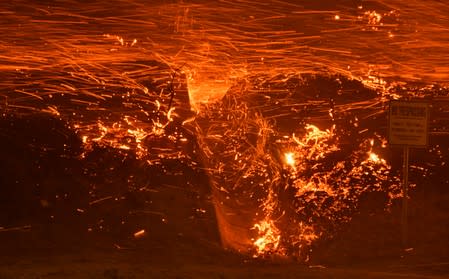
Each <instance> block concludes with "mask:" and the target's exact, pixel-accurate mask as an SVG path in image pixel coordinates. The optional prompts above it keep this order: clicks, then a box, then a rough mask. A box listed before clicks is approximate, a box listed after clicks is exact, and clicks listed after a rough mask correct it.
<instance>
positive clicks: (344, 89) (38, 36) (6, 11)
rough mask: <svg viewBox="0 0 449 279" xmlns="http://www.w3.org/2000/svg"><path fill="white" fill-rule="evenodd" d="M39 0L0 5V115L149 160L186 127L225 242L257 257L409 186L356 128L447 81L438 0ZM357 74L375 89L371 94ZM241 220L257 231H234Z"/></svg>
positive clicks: (377, 143) (168, 154)
mask: <svg viewBox="0 0 449 279" xmlns="http://www.w3.org/2000/svg"><path fill="white" fill-rule="evenodd" d="M13 2H14V3H13ZM35 2H36V3H34V2H33V4H23V3H21V4H20V5H19V4H17V3H15V1H10V2H8V1H4V3H2V8H1V11H0V12H1V14H2V18H1V20H3V22H2V24H1V25H0V26H1V27H0V28H3V30H4V32H3V34H4V36H3V37H2V39H3V42H2V44H1V45H0V53H1V55H0V70H2V71H1V72H2V79H1V80H0V83H1V88H2V95H1V96H2V98H3V99H2V100H4V101H2V103H1V104H0V109H1V110H2V113H3V114H4V115H7V114H9V113H12V114H25V113H29V114H33V113H45V114H49V115H52V116H53V117H57V118H59V119H62V120H63V121H67V123H68V125H69V126H71V127H73V129H74V130H75V131H76V132H77V133H78V134H79V136H80V139H81V141H82V143H83V145H84V148H85V149H86V150H90V149H92V148H94V147H96V146H100V147H108V148H114V149H117V150H120V152H123V153H126V154H134V155H136V157H137V158H138V159H140V160H142V161H143V162H147V163H148V164H154V163H155V161H154V160H153V159H154V158H153V157H156V158H175V159H180V157H182V155H179V152H178V151H177V150H174V149H175V148H174V147H173V146H175V143H176V144H177V143H179V142H180V143H185V142H187V138H186V137H185V133H192V134H193V135H194V136H195V137H196V138H198V145H199V148H200V149H201V156H202V157H203V161H204V164H206V166H204V168H205V169H207V170H208V171H209V175H210V176H211V181H212V182H211V183H212V186H211V188H212V189H213V193H214V204H215V205H216V207H217V212H218V213H217V216H218V218H221V219H223V220H222V223H221V224H224V225H222V226H223V227H224V226H227V227H226V229H224V228H223V227H222V228H220V229H221V231H222V235H223V237H222V238H223V239H224V242H226V244H227V245H229V246H230V247H234V248H237V249H240V248H241V245H246V244H247V243H248V242H250V244H251V245H252V247H251V248H254V249H255V250H256V255H259V256H262V255H265V254H270V253H287V252H286V251H287V250H289V249H287V248H292V247H294V249H293V250H295V251H299V250H301V251H300V252H297V253H302V252H303V251H307V246H308V245H311V244H312V242H314V241H318V240H319V239H320V238H322V237H325V236H326V235H331V234H332V232H333V226H335V224H337V223H339V222H345V221H347V220H349V219H350V218H351V213H352V212H353V211H354V210H356V208H357V201H358V198H359V197H360V196H361V195H362V194H364V193H367V192H370V191H383V192H386V193H389V195H390V196H394V195H393V194H394V193H397V192H400V191H398V187H397V184H398V178H397V177H395V176H394V174H392V173H390V169H391V167H390V165H389V162H388V161H387V160H386V159H384V158H382V154H383V153H382V152H381V150H382V148H385V144H384V142H385V141H386V140H385V137H386V136H385V135H379V134H382V133H381V132H380V133H377V134H376V132H375V131H372V130H375V129H376V127H374V128H372V127H369V128H363V130H362V128H360V127H359V126H358V125H360V122H362V121H363V120H366V119H371V118H372V117H373V116H377V115H381V114H382V113H384V110H383V105H384V102H385V97H386V96H393V95H394V94H399V93H397V92H395V91H394V85H401V86H402V84H406V82H407V81H420V82H421V81H429V82H442V83H443V85H447V80H449V78H448V77H449V67H448V66H447V62H446V61H447V59H443V58H444V57H445V55H446V50H447V49H448V43H447V42H448V41H449V40H448V38H449V37H448V32H446V31H447V24H446V22H445V21H444V20H445V19H446V18H447V15H446V14H445V13H444V11H445V9H441V5H442V4H441V3H439V2H441V1H430V2H429V3H428V1H426V3H425V4H423V2H422V1H417V0H411V1H409V2H408V4H407V7H402V6H401V5H398V4H397V3H388V5H387V4H385V3H384V2H385V1H383V0H379V1H374V2H375V3H377V4H380V5H379V9H377V10H376V11H374V10H370V9H368V8H367V7H364V6H359V7H352V6H347V7H345V6H339V7H338V9H339V10H338V11H333V10H323V9H322V8H321V6H320V5H319V4H316V5H317V6H316V7H315V6H314V5H315V4H313V3H309V4H308V5H311V8H310V9H305V8H304V5H300V4H295V3H291V2H294V1H277V2H276V5H273V7H270V9H267V6H266V3H262V2H258V1H246V0H237V1H218V2H214V1H210V3H209V2H208V1H200V2H202V3H184V2H183V1H181V2H179V3H178V2H176V3H174V2H173V3H166V1H156V2H158V3H156V2H155V3H154V4H153V3H152V4H149V5H140V4H139V3H138V2H136V1H122V0H119V1H117V2H116V4H117V5H118V6H120V7H121V6H123V9H118V8H117V10H113V9H111V5H110V4H109V3H107V2H106V1H92V3H85V4H83V5H79V7H76V8H73V10H71V9H69V8H66V7H62V6H58V5H54V7H52V8H51V9H50V7H47V5H45V4H39V3H38V1H35ZM62 2H64V1H62ZM159 2H161V3H159ZM162 2H164V3H162ZM312 2H313V1H312ZM316 2H317V3H318V2H319V1H316ZM16 4H17V5H19V6H16ZM368 4H369V3H367V5H366V6H368ZM28 6H30V7H31V8H32V9H30V8H29V7H28ZM429 7H430V8H429ZM136 10H139V11H140V12H139V13H137V14H136V13H135V11H136ZM30 11H32V12H30ZM423 11H432V14H423V13H424V12H423ZM336 13H338V14H336ZM417 13H418V16H417ZM94 14H95V16H93V15H94ZM61 15H67V18H68V19H67V20H63V19H61V18H62V17H61ZM429 18H432V19H434V20H429ZM80 22H81V23H86V24H79V23H80ZM429 22H431V24H429ZM17 26H20V28H18V27H17ZM105 27H107V28H105ZM11 30H14V32H12V31H11ZM104 30H108V31H107V32H108V33H110V34H105V35H102V32H104ZM394 34H397V35H394ZM423 54H425V55H423ZM143 57H144V58H143ZM446 57H447V55H446ZM316 75H317V76H318V77H319V76H322V79H319V78H318V77H316ZM398 77H399V78H400V79H401V80H400V82H399V81H398V82H397V84H395V83H392V82H391V80H392V79H397V78H398ZM357 81H360V83H361V84H363V85H365V87H368V89H370V90H378V91H369V92H368V93H367V94H366V95H367V96H364V95H363V92H365V91H366V90H368V89H367V88H365V87H362V86H358V83H357ZM321 84H325V85H329V88H331V89H329V88H327V87H326V86H322V85H321ZM325 87H326V88H325ZM191 108H192V109H194V110H196V115H195V116H193V115H191ZM367 111H369V113H366V112H367ZM359 119H360V120H359ZM178 120H181V121H178ZM179 123H182V125H180V124H179ZM373 137H376V139H375V140H373V139H372V138H373ZM151 140H154V141H160V142H162V143H163V144H166V145H168V144H169V143H173V146H170V147H166V146H164V147H161V148H155V146H154V145H153V142H151ZM149 142H150V143H151V144H150V143H149ZM184 157H186V158H187V156H185V155H184ZM184 157H183V158H184ZM156 161H157V160H156ZM221 209H222V211H220V210H221ZM225 209H226V210H225ZM228 211H230V212H228ZM220 214H221V215H220ZM232 218H234V219H232ZM238 218H240V219H239V220H238V221H239V222H236V219H238ZM242 220H243V221H242ZM273 220H275V221H273ZM235 223H238V224H239V225H241V227H243V228H244V229H246V231H249V230H251V228H253V229H254V230H257V238H254V237H252V236H251V233H248V232H246V233H240V231H237V230H236V231H237V232H234V231H233V230H232V229H233V227H232V226H233V224H235ZM144 233H145V232H144V231H143V230H142V231H139V232H137V233H136V234H137V236H140V235H141V234H144ZM137 236H136V237H137ZM248 240H251V241H248ZM242 243H243V244H242ZM295 253H296V252H295Z"/></svg>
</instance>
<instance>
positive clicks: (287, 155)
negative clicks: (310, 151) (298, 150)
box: [284, 152, 296, 168]
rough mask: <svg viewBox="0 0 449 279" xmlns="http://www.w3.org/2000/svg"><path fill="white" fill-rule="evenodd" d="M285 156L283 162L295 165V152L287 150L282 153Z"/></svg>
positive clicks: (291, 165)
mask: <svg viewBox="0 0 449 279" xmlns="http://www.w3.org/2000/svg"><path fill="white" fill-rule="evenodd" d="M284 156H285V163H286V164H287V165H289V166H290V167H293V168H294V167H295V164H296V162H295V154H294V153H293V152H287V153H285V154H284Z"/></svg>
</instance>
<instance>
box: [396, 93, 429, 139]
mask: <svg viewBox="0 0 449 279" xmlns="http://www.w3.org/2000/svg"><path fill="white" fill-rule="evenodd" d="M389 122H390V125H389V129H388V130H389V131H388V132H389V133H388V134H389V142H390V144H391V145H404V146H410V147H426V146H427V133H428V126H429V125H428V122H429V105H428V104H427V103H425V102H419V101H396V100H395V101H390V121H389Z"/></svg>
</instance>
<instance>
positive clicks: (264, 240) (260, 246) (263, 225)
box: [253, 220, 281, 257]
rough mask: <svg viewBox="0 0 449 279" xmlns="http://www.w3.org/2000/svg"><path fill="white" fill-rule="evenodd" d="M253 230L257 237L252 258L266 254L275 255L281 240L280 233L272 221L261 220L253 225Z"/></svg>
mask: <svg viewBox="0 0 449 279" xmlns="http://www.w3.org/2000/svg"><path fill="white" fill-rule="evenodd" d="M253 229H257V233H258V235H259V237H258V238H257V239H255V240H254V246H255V247H256V254H255V255H254V257H257V256H261V255H265V254H267V253H275V252H276V251H277V249H278V247H279V242H280V240H281V235H280V231H279V229H278V228H276V226H275V224H274V222H273V221H272V220H262V221H261V222H259V223H257V224H255V225H254V227H253Z"/></svg>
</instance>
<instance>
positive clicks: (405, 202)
mask: <svg viewBox="0 0 449 279" xmlns="http://www.w3.org/2000/svg"><path fill="white" fill-rule="evenodd" d="M409 151H410V148H409V147H408V145H407V146H404V170H403V173H404V177H403V180H402V216H401V228H402V246H403V247H404V248H406V247H407V244H408V157H409Z"/></svg>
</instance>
